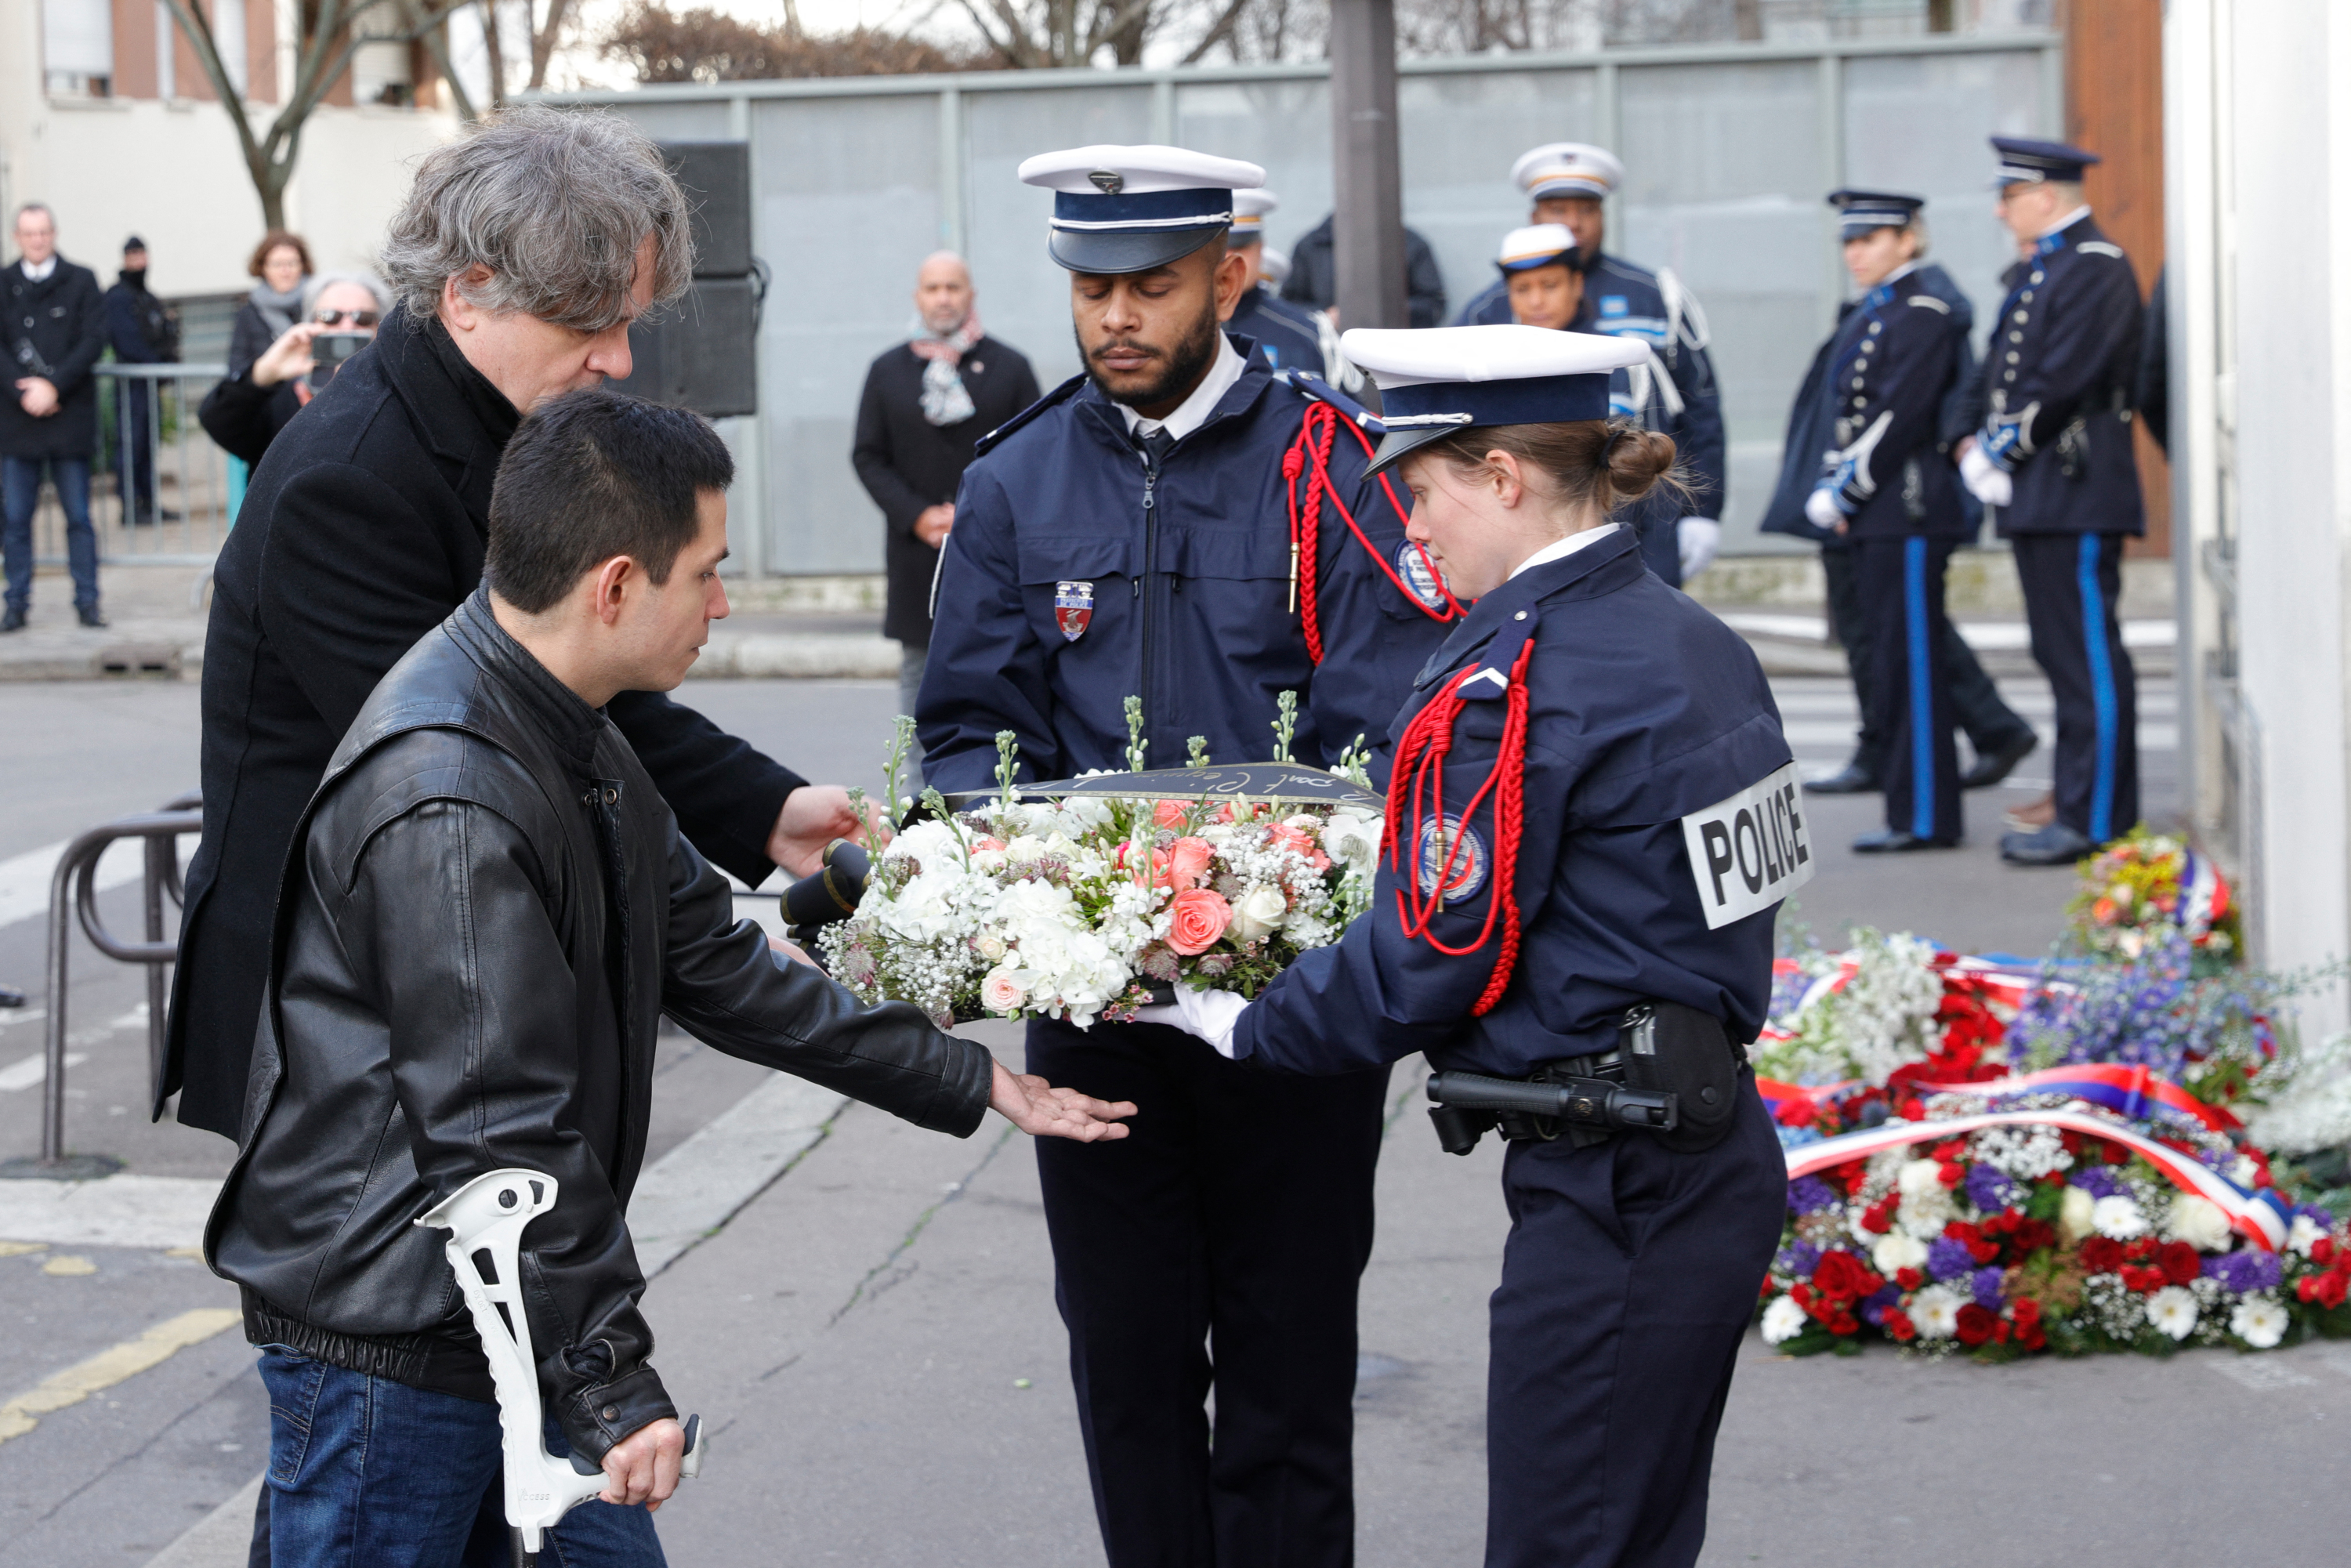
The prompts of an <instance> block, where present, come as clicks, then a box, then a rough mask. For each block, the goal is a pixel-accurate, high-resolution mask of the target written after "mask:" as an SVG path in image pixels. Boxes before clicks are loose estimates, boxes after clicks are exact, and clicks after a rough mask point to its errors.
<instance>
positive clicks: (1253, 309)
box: [1225, 285, 1402, 495]
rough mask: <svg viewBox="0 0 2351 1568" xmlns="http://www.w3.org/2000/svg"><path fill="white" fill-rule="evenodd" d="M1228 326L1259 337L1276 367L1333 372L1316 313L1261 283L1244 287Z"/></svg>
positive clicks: (1261, 349)
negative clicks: (1294, 303) (1317, 327)
mask: <svg viewBox="0 0 2351 1568" xmlns="http://www.w3.org/2000/svg"><path fill="white" fill-rule="evenodd" d="M1225 329H1226V330H1227V331H1228V332H1233V333H1236V334H1238V335H1239V336H1240V337H1244V338H1254V339H1256V340H1257V351H1258V352H1259V353H1260V354H1263V355H1264V356H1265V358H1266V362H1267V363H1268V364H1270V365H1271V366H1272V367H1273V368H1274V369H1275V370H1277V371H1305V372H1306V373H1307V374H1308V375H1310V376H1323V377H1328V376H1329V375H1330V373H1331V371H1330V365H1329V362H1328V361H1326V360H1325V359H1324V357H1323V353H1322V332H1321V331H1320V330H1319V329H1316V327H1315V325H1314V319H1313V317H1312V316H1311V314H1309V312H1308V311H1307V309H1306V308H1305V307H1304V306H1301V305H1292V304H1291V303H1290V301H1289V300H1287V299H1284V298H1281V297H1280V295H1278V294H1276V293H1274V292H1273V290H1271V289H1270V288H1267V287H1263V286H1262V285H1260V286H1259V287H1255V288H1245V289H1243V290H1242V291H1241V298H1240V303H1239V304H1238V305H1236V306H1234V307H1233V319H1231V320H1229V321H1228V322H1226V323H1225ZM1397 493H1398V494H1399V495H1401V494H1402V492H1401V491H1399V492H1397Z"/></svg>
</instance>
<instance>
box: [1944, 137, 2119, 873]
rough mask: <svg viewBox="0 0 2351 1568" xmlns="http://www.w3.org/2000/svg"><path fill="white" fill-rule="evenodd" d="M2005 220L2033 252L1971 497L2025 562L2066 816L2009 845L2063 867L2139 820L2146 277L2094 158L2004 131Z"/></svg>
mask: <svg viewBox="0 0 2351 1568" xmlns="http://www.w3.org/2000/svg"><path fill="white" fill-rule="evenodd" d="M1991 143H1992V146H1993V148H1994V149H1995V150H1996V151H1997V152H1999V153H2000V175H1999V178H2000V183H2001V216H2002V218H2003V220H2004V221H2005V222H2007V223H2008V224H2009V225H2010V227H2011V229H2012V230H2020V231H2021V232H2020V233H2019V239H2020V241H2022V240H2025V239H2030V240H2031V241H2032V254H2031V255H2030V256H2028V257H2027V258H2025V259H2023V260H2022V261H2019V262H2017V263H2016V264H2015V265H2014V266H2013V267H2010V268H2009V270H2008V273H2007V275H2006V278H2005V282H2006V285H2007V289H2008V293H2007V298H2004V299H2002V300H2001V308H2000V316H1999V318H1998V319H1997V320H1996V321H1995V322H1994V323H1993V326H1992V337H1991V345H1990V348H1989V350H1988V351H1987V352H1986V354H1985V356H1984V382H1983V387H1984V399H1985V402H1986V404H1987V409H1986V413H1985V418H1984V423H1983V428H1982V430H1981V431H1980V432H1979V433H1978V434H1976V435H1975V436H1974V437H1972V438H1971V439H1970V441H1969V443H1968V444H1967V446H1966V449H1965V450H1964V451H1963V453H1962V455H1961V457H1960V471H1961V473H1962V475H1963V476H1965V478H1966V481H1967V484H1968V486H1969V488H1970V489H1971V490H1973V491H1974V492H1975V493H1976V495H1977V497H1979V498H1980V499H1981V500H1982V501H1983V502H1984V503H1985V504H1986V505H1987V506H1991V507H1998V508H1999V511H1998V517H1999V522H2000V531H2001V533H2002V534H2004V535H2006V536H2007V537H2008V539H2009V541H2010V544H2011V547H2012V548H2013V549H2014V550H2015V552H2016V572H2017V577H2018V579H2019V580H2020V581H2021V582H2022V585H2023V589H2024V611H2025V617H2026V620H2027V622H2028V623H2029V625H2030V627H2031V631H2032V657H2033V662H2034V663H2036V664H2039V665H2040V666H2041V668H2042V671H2043V674H2046V675H2047V676H2048V677H2049V685H2050V686H2051V688H2052V690H2053V694H2054V695H2055V697H2056V706H2057V755H2056V820H2055V821H2053V822H2051V823H2050V824H2049V825H2048V826H2047V827H2045V828H2043V829H2041V830H2039V831H2035V832H2016V833H2010V834H2008V835H2006V836H2005V837H2003V838H2002V839H2001V856H2002V857H2003V858H2004V859H2007V860H2009V861H2011V862H2015V863H2017V864H2021V865H2070V864H2072V863H2073V862H2074V861H2076V860H2078V859H2079V858H2080V857H2081V856H2083V855H2085V854H2087V853H2089V852H2091V851H2092V850H2095V849H2096V848H2097V847H2098V846H2099V845H2101V844H2103V843H2105V842H2106V841H2108V840H2109V839H2113V838H2115V837H2116V836H2118V835H2120V834H2122V833H2125V832H2127V831H2129V830H2130V828H2131V827H2132V825H2133V824H2135V823H2136V822H2137V821H2138V810H2139V808H2138V735H2137V726H2138V695H2137V675H2136V674H2135V673H2134V672H2133V670H2132V668H2131V660H2130V655H2129V653H2126V651H2125V650H2124V648H2123V637H2122V623H2121V621H2120V620H2119V618H2118V617H2117V615H2116V607H2115V601H2116V597H2117V596H2118V595H2119V593H2120V592H2121V590H2122V557H2123V541H2124V540H2125V539H2126V538H2133V537H2135V536H2137V535H2139V534H2142V533H2144V532H2146V531H2147V518H2146V514H2145V512H2144V511H2143V510H2142V509H2141V507H2140V501H2139V489H2138V461H2137V455H2135V454H2134V453H2133V452H2132V450H2131V429H2130V422H2131V406H2130V390H2131V387H2132V384H2133V381H2134V378H2135V376H2136V375H2137V368H2138V340H2139V329H2140V322H2141V316H2140V303H2139V293H2138V279H2137V277H2136V276H2135V275H2134V274H2133V273H2132V271H2131V266H2130V261H2129V258H2128V257H2126V256H2124V255H2123V251H2122V247H2121V246H2118V245H2116V244H2115V243H2114V242H2113V241H2111V240H2109V239H2107V238H2106V237H2105V235H2104V234H2102V233H2100V232H2099V229H2098V225H2097V223H2096V220H2095V219H2094V218H2092V217H2091V215H2090V209H2089V206H2088V204H2086V203H2085V202H2083V201H2082V199H2081V194H2082V191H2081V182H2082V175H2083V172H2084V171H2085V169H2086V168H2087V167H2088V166H2089V165H2090V164H2093V163H2095V162H2098V158H2097V154H2095V153H2094V152H2084V151H2083V150H2082V149H2080V148H2078V147H2068V146H2066V145H2064V143H2062V142H2054V141H2022V140H2019V139H2017V138H2014V137H2006V136H1995V137H1993V138H1992V139H1991Z"/></svg>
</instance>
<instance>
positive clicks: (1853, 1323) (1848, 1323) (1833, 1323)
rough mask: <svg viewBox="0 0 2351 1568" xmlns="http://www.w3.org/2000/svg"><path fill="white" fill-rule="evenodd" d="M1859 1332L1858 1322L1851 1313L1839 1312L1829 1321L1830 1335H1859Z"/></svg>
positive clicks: (1859, 1325) (1859, 1324) (1859, 1323)
mask: <svg viewBox="0 0 2351 1568" xmlns="http://www.w3.org/2000/svg"><path fill="white" fill-rule="evenodd" d="M1860 1332H1861V1322H1860V1320H1858V1319H1856V1318H1855V1316H1854V1315H1853V1314H1852V1313H1851V1312H1839V1313H1837V1315H1836V1316H1835V1317H1834V1318H1831V1319H1830V1320H1829V1333H1834V1334H1848V1333H1860Z"/></svg>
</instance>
